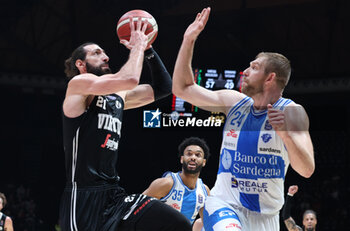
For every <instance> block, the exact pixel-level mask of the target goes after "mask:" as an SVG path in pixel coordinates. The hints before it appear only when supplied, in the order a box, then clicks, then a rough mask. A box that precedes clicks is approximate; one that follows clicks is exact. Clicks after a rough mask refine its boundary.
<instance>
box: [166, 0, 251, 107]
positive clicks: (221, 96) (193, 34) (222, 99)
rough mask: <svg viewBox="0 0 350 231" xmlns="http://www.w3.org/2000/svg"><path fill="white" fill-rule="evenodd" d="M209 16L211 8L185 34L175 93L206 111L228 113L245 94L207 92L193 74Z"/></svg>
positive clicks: (174, 87) (175, 81) (176, 74)
mask: <svg viewBox="0 0 350 231" xmlns="http://www.w3.org/2000/svg"><path fill="white" fill-rule="evenodd" d="M209 14H210V8H209V7H208V8H204V9H203V10H202V12H201V13H198V14H197V17H196V19H195V20H194V22H193V23H192V24H191V25H189V27H188V28H187V30H186V32H185V34H184V38H183V42H182V44H181V47H180V50H179V54H178V56H177V59H176V63H175V67H174V74H173V93H174V94H175V95H176V96H177V97H180V98H182V99H184V100H186V101H187V102H190V103H191V104H193V105H196V106H198V107H200V108H202V109H204V110H208V111H221V112H226V111H227V109H228V107H230V106H232V105H233V104H235V103H236V102H238V101H239V100H240V99H242V98H243V97H244V96H243V94H241V93H239V92H236V91H231V90H219V91H210V90H207V89H205V88H203V87H201V86H199V85H197V84H196V83H195V81H194V77H193V73H192V66H191V65H192V64H191V63H192V57H193V49H194V44H195V41H196V39H197V37H198V36H199V34H200V33H201V31H202V30H203V29H204V27H205V25H206V23H207V21H208V19H209Z"/></svg>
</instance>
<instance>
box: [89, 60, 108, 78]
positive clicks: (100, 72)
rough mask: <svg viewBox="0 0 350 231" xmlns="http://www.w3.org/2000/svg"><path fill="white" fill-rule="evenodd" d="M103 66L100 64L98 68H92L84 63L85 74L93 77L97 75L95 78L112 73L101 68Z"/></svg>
mask: <svg viewBox="0 0 350 231" xmlns="http://www.w3.org/2000/svg"><path fill="white" fill-rule="evenodd" d="M102 65H103V64H101V65H100V66H98V67H94V66H92V65H90V64H89V63H88V62H87V63H86V72H87V73H91V74H94V75H97V76H101V75H104V74H109V73H112V71H111V69H110V68H109V67H108V68H104V69H103V68H102V67H101V66H102Z"/></svg>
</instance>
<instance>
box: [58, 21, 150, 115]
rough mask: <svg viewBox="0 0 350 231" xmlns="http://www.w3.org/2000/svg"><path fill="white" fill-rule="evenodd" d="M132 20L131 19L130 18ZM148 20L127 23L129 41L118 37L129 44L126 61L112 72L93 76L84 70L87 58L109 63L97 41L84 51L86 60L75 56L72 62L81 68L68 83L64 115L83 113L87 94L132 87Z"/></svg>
mask: <svg viewBox="0 0 350 231" xmlns="http://www.w3.org/2000/svg"><path fill="white" fill-rule="evenodd" d="M130 21H131V22H132V20H130ZM146 26H147V24H143V26H142V21H141V19H139V20H138V22H137V26H136V28H135V26H134V24H133V23H130V28H131V37H130V40H129V41H121V43H123V44H124V45H125V46H128V47H130V54H129V59H128V61H127V62H126V63H125V64H124V66H123V67H122V68H121V69H120V70H119V71H118V72H117V73H115V74H105V75H102V76H96V75H94V74H91V73H87V72H88V71H87V66H88V58H89V59H91V60H92V61H93V62H95V64H96V63H97V64H98V63H101V64H100V65H102V66H103V65H105V66H106V67H108V57H107V56H106V54H105V53H104V51H103V50H102V49H101V48H100V47H99V46H97V45H92V46H91V47H89V48H90V50H88V51H87V57H88V58H86V60H80V59H78V60H77V61H76V63H75V65H76V66H77V68H78V69H79V71H80V73H81V74H80V75H77V76H75V77H73V79H71V80H70V81H69V83H68V87H67V92H66V98H65V100H64V104H63V110H64V113H65V115H66V116H69V117H76V116H79V115H80V114H82V113H83V112H84V111H85V109H86V106H87V103H86V99H87V97H88V96H89V95H107V94H111V93H116V92H119V91H123V90H129V89H133V88H135V87H136V86H137V85H138V83H139V79H140V75H141V70H142V65H143V57H144V50H145V48H146V47H147V42H148V37H149V36H150V35H145V30H146Z"/></svg>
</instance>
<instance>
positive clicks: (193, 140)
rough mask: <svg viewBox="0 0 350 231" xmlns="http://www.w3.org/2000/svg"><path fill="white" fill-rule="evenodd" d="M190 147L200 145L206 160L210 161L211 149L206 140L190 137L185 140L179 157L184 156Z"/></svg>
mask: <svg viewBox="0 0 350 231" xmlns="http://www.w3.org/2000/svg"><path fill="white" fill-rule="evenodd" d="M190 145H198V146H199V147H201V148H202V149H203V152H204V159H206V160H207V161H208V159H209V156H210V150H209V147H208V145H207V143H206V142H205V140H203V139H201V138H198V137H189V138H186V139H184V140H183V141H182V142H181V144H180V145H179V147H178V151H179V153H178V155H179V157H181V156H183V154H184V151H185V149H186V147H188V146H190Z"/></svg>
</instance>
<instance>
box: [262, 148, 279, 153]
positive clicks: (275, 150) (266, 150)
mask: <svg viewBox="0 0 350 231" xmlns="http://www.w3.org/2000/svg"><path fill="white" fill-rule="evenodd" d="M259 150H260V152H270V153H278V154H280V153H281V150H278V149H274V148H262V147H260V148H259Z"/></svg>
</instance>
